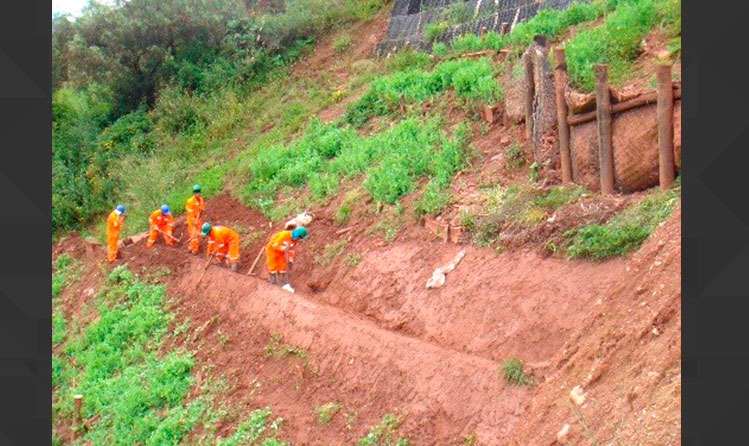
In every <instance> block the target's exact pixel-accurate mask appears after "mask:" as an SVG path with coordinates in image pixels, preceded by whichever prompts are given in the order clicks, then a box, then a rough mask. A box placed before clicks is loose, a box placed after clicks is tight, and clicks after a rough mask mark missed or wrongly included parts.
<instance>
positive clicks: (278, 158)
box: [241, 116, 467, 221]
mask: <svg viewBox="0 0 749 446" xmlns="http://www.w3.org/2000/svg"><path fill="white" fill-rule="evenodd" d="M441 126H442V120H441V119H440V118H439V117H437V116H433V117H431V118H428V119H426V120H425V121H421V120H419V119H417V118H415V117H414V118H407V119H405V120H403V121H401V122H399V123H398V124H396V125H394V126H392V127H390V128H388V129H386V130H384V131H382V132H378V133H375V134H373V135H370V136H367V137H363V136H360V135H358V134H357V133H356V131H354V130H353V129H352V128H350V127H348V126H344V127H338V126H336V125H334V124H331V123H325V124H323V123H320V122H319V121H317V120H316V119H312V121H311V122H310V125H309V126H308V127H307V129H306V130H305V132H304V134H303V135H302V136H301V137H300V138H299V139H297V140H295V141H293V142H292V143H291V144H290V145H288V146H274V147H270V148H268V149H266V150H264V151H262V152H260V153H258V154H257V156H256V157H255V158H253V159H252V161H251V162H250V164H249V168H248V170H249V171H250V173H251V179H250V181H249V182H248V183H247V184H245V185H244V186H243V187H242V190H241V195H242V197H243V199H244V200H245V201H246V202H249V203H250V204H252V205H254V206H256V207H257V208H259V209H260V210H262V211H263V212H265V213H266V214H267V213H269V212H270V210H271V209H272V205H273V203H274V202H275V196H276V194H277V192H278V191H279V190H280V189H281V187H282V186H288V187H290V188H299V187H301V186H303V185H304V184H307V183H308V182H311V181H313V178H315V180H314V181H321V180H320V178H327V180H325V181H326V184H328V185H329V187H326V188H325V189H324V191H325V192H324V195H326V196H328V195H331V194H332V193H334V192H336V191H337V187H338V184H339V182H340V180H341V179H343V178H351V177H354V176H357V175H359V174H361V173H365V179H364V182H363V184H362V186H363V188H364V190H366V191H367V192H368V193H369V195H370V196H371V197H372V198H374V199H375V200H377V201H380V202H383V203H395V202H396V201H397V200H398V199H399V198H400V197H401V196H403V195H405V194H407V193H409V192H410V191H411V190H412V189H413V188H414V186H415V184H416V181H417V180H418V179H419V178H421V177H425V176H426V177H428V178H433V179H434V181H435V182H436V183H437V185H438V186H440V187H445V186H447V184H448V182H449V179H450V177H451V176H452V174H453V173H454V172H455V171H456V170H457V169H459V168H460V167H461V166H462V165H463V158H464V145H465V142H466V139H467V130H466V128H465V127H460V128H458V129H456V130H454V131H453V136H452V138H448V137H447V136H446V135H445V133H444V132H443V131H442V130H441ZM375 162H377V164H374V165H373V163H375ZM311 189H312V190H313V193H314V190H315V189H314V188H312V187H311ZM288 192H290V193H289V195H292V194H293V189H290V190H288ZM347 217H348V213H347V211H346V209H345V208H344V209H342V210H341V215H340V218H341V220H342V221H344V220H345V219H346V218H347Z"/></svg>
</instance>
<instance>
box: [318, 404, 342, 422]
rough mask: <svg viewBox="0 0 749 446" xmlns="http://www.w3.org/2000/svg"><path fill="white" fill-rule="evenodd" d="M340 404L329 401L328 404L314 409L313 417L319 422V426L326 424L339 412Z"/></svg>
mask: <svg viewBox="0 0 749 446" xmlns="http://www.w3.org/2000/svg"><path fill="white" fill-rule="evenodd" d="M341 407H342V406H341V403H339V402H337V401H331V402H329V403H325V404H322V405H320V406H317V407H316V408H315V415H317V419H318V420H319V421H320V424H328V423H330V420H331V419H332V418H333V416H334V415H335V414H336V413H338V411H339V410H341Z"/></svg>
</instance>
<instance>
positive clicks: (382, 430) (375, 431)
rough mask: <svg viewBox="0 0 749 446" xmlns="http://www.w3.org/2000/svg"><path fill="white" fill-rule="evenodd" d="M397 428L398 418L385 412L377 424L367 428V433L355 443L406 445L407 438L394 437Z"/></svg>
mask: <svg viewBox="0 0 749 446" xmlns="http://www.w3.org/2000/svg"><path fill="white" fill-rule="evenodd" d="M397 429H398V418H396V416H395V415H393V414H390V413H386V414H385V415H384V416H383V417H382V421H380V422H379V423H378V424H377V425H375V426H372V427H371V428H370V429H369V432H368V433H367V435H365V436H364V437H362V438H361V439H359V441H358V442H357V443H356V444H357V445H358V446H408V444H409V442H408V439H407V438H398V439H395V438H394V437H396V434H395V432H396V430H397Z"/></svg>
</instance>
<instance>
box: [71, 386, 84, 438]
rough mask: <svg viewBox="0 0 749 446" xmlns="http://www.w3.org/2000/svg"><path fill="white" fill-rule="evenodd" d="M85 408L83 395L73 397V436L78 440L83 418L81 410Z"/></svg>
mask: <svg viewBox="0 0 749 446" xmlns="http://www.w3.org/2000/svg"><path fill="white" fill-rule="evenodd" d="M82 407H83V395H73V436H74V437H76V438H78V436H79V431H80V427H81V424H83V417H82V416H81V408H82Z"/></svg>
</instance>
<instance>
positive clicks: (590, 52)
mask: <svg viewBox="0 0 749 446" xmlns="http://www.w3.org/2000/svg"><path fill="white" fill-rule="evenodd" d="M611 3H615V4H616V9H615V10H614V11H613V12H611V13H610V14H608V15H607V16H606V19H605V20H604V22H603V24H602V25H601V26H598V27H595V28H590V29H584V30H582V31H580V32H578V33H577V34H575V36H574V37H573V38H572V39H570V41H569V42H567V44H566V58H567V66H568V67H569V68H568V70H569V77H570V82H571V83H572V84H573V85H575V86H576V87H578V88H581V89H582V90H585V91H592V90H593V88H594V87H595V79H594V75H593V64H598V63H605V64H608V65H609V71H608V75H609V80H610V82H611V83H612V84H613V85H619V84H621V83H622V82H623V81H624V80H626V79H627V78H628V77H629V76H630V75H631V73H632V70H633V62H634V60H635V59H636V57H637V56H638V55H639V53H640V51H641V47H640V45H641V42H642V38H643V37H644V36H645V35H646V34H647V33H648V32H649V31H650V30H651V29H652V28H653V27H655V26H659V25H660V26H663V27H665V29H666V30H667V32H668V33H670V34H672V35H673V34H681V0H618V1H615V2H614V1H612V2H611Z"/></svg>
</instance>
